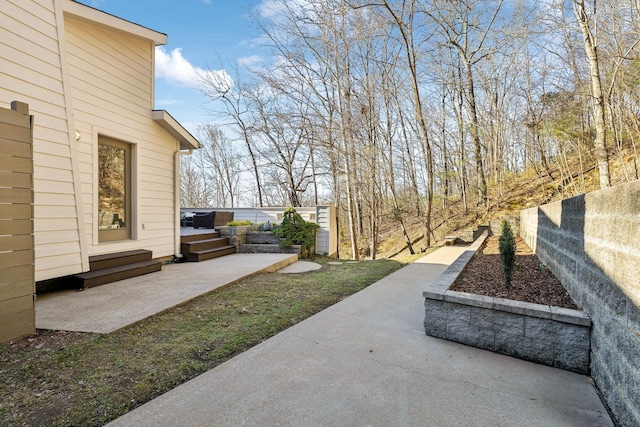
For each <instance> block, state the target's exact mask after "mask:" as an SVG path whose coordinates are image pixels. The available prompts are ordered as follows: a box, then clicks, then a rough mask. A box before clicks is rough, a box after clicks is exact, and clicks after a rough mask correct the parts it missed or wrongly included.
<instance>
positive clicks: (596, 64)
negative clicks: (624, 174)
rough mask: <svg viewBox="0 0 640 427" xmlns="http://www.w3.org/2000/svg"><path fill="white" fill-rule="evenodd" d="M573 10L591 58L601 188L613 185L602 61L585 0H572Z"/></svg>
mask: <svg viewBox="0 0 640 427" xmlns="http://www.w3.org/2000/svg"><path fill="white" fill-rule="evenodd" d="M572 1H573V11H574V12H575V15H576V19H577V20H578V24H579V25H580V30H581V31H582V37H583V38H584V49H585V52H586V53H587V57H588V58H589V70H590V74H589V75H590V78H591V96H592V100H593V110H594V122H595V123H594V124H595V128H596V137H595V155H596V161H597V162H598V170H599V172H600V188H605V187H609V186H611V175H610V173H609V155H608V153H607V123H606V112H605V110H606V100H605V94H604V92H603V90H602V77H601V75H600V61H599V58H598V41H597V38H596V35H595V34H594V33H593V30H592V25H591V19H589V15H588V14H587V9H586V7H585V4H584V0H572ZM596 4H597V1H596V0H594V2H593V11H592V12H593V15H594V18H593V19H596V18H595V15H596Z"/></svg>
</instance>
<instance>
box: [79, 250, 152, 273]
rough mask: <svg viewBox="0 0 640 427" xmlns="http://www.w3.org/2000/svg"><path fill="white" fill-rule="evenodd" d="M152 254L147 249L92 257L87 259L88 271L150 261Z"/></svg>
mask: <svg viewBox="0 0 640 427" xmlns="http://www.w3.org/2000/svg"><path fill="white" fill-rule="evenodd" d="M152 254H153V253H152V252H151V251H150V250H147V249H136V250H132V251H124V252H115V253H110V254H102V255H94V256H90V257H89V269H90V270H91V271H94V270H102V269H105V268H111V267H118V266H120V265H127V264H135V263H138V262H143V261H150V260H151V259H152Z"/></svg>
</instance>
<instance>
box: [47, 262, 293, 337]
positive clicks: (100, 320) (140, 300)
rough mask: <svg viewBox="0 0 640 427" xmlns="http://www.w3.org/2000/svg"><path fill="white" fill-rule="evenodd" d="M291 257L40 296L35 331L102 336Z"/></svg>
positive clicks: (173, 270)
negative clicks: (50, 330)
mask: <svg viewBox="0 0 640 427" xmlns="http://www.w3.org/2000/svg"><path fill="white" fill-rule="evenodd" d="M297 260H298V256H297V255H290V254H233V255H227V256H224V257H221V258H215V259H211V260H207V261H203V262H196V263H191V262H190V263H182V264H167V265H165V266H163V267H162V271H160V272H157V273H152V274H147V275H144V276H138V277H133V278H130V279H126V280H121V281H119V282H115V283H110V284H107V285H103V286H98V287H95V288H90V289H87V290H84V291H62V292H54V293H50V294H43V295H38V296H37V300H36V328H38V329H53V330H64V331H79V332H97V333H101V334H106V333H109V332H114V331H116V330H118V329H121V328H124V327H126V326H128V325H131V324H133V323H135V322H138V321H140V320H142V319H144V318H146V317H148V316H151V315H153V314H156V313H159V312H162V311H164V310H167V309H169V308H172V307H175V306H176V305H180V304H183V303H185V302H187V301H189V300H191V299H193V298H196V297H197V296H199V295H202V294H205V293H207V292H211V291H212V290H214V289H216V288H218V287H221V286H225V285H228V284H230V283H233V282H236V281H238V280H240V279H242V278H244V277H247V276H250V275H253V274H256V273H260V272H273V271H277V270H279V269H281V268H283V267H286V266H287V265H290V264H293V263H295V262H296V261H297Z"/></svg>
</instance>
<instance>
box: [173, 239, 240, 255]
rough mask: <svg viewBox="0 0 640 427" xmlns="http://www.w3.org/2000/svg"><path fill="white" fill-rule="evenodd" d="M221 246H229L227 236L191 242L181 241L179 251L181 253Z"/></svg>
mask: <svg viewBox="0 0 640 427" xmlns="http://www.w3.org/2000/svg"><path fill="white" fill-rule="evenodd" d="M222 246H229V238H228V237H216V238H213V239H206V240H194V241H193V242H183V243H182V244H181V251H182V253H183V254H190V253H193V252H197V251H202V250H204V249H214V248H220V247H222Z"/></svg>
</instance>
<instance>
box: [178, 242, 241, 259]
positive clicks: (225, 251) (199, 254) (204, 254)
mask: <svg viewBox="0 0 640 427" xmlns="http://www.w3.org/2000/svg"><path fill="white" fill-rule="evenodd" d="M235 252H236V247H235V246H234V245H228V246H222V247H218V248H213V249H203V250H200V251H195V252H191V253H188V254H184V255H185V256H186V258H187V261H192V262H200V261H204V260H207V259H212V258H218V257H221V256H224V255H229V254H233V253H235Z"/></svg>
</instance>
